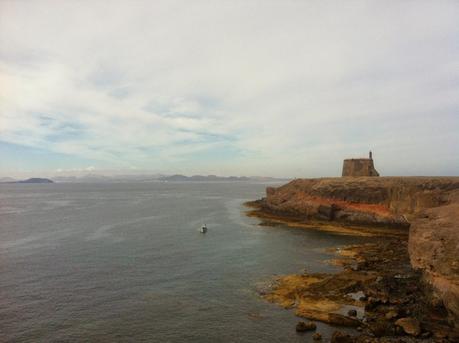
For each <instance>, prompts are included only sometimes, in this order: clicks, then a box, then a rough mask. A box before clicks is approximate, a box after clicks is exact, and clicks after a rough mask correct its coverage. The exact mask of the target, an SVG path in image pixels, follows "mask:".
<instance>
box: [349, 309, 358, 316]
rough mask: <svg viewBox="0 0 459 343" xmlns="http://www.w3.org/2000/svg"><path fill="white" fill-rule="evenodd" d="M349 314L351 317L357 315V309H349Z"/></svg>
mask: <svg viewBox="0 0 459 343" xmlns="http://www.w3.org/2000/svg"><path fill="white" fill-rule="evenodd" d="M347 315H348V316H350V317H357V310H349V311H347Z"/></svg>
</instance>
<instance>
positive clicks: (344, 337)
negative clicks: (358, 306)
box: [330, 331, 354, 343]
mask: <svg viewBox="0 0 459 343" xmlns="http://www.w3.org/2000/svg"><path fill="white" fill-rule="evenodd" d="M330 342H331V343H354V339H353V338H352V337H351V336H350V335H348V334H345V333H343V332H341V331H335V332H333V335H332V337H331V341H330Z"/></svg>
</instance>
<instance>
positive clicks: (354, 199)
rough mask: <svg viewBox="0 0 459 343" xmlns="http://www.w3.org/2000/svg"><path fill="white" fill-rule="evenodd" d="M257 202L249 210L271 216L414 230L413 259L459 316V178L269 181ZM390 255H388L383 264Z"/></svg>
mask: <svg viewBox="0 0 459 343" xmlns="http://www.w3.org/2000/svg"><path fill="white" fill-rule="evenodd" d="M251 205H253V206H255V210H253V211H252V212H251V215H254V216H258V217H260V218H263V219H264V220H265V221H266V222H275V223H281V224H283V225H285V224H286V225H290V226H295V227H308V228H318V229H320V230H325V231H335V232H339V233H342V234H358V235H363V236H370V235H373V236H374V235H386V237H387V236H389V235H392V236H399V237H402V236H403V234H405V235H408V233H409V254H410V261H411V265H412V266H413V267H414V268H417V269H420V270H421V271H422V272H423V278H422V281H424V282H425V283H426V284H427V285H430V286H432V289H433V293H432V296H431V300H432V302H433V303H438V302H440V303H441V304H442V306H444V307H445V308H446V309H447V311H448V315H449V318H448V320H449V322H450V323H452V324H457V323H459V262H458V260H457V256H459V245H458V244H457V243H456V242H458V241H459V178H458V177H380V178H372V177H357V178H347V177H346V178H323V179H296V180H293V181H291V182H290V183H288V184H286V185H284V186H281V187H278V188H272V187H271V188H268V189H267V196H266V198H263V199H261V200H260V201H257V202H254V203H251ZM331 223H334V226H332V225H331ZM408 229H409V230H408ZM392 261H393V259H392V258H391V256H388V257H387V258H386V259H384V260H380V263H382V264H389V265H390V264H391V263H392ZM349 268H351V269H354V270H361V269H365V268H366V266H364V265H362V264H361V263H357V264H356V265H354V266H349ZM400 275H401V276H402V277H403V273H400ZM394 284H396V282H395V281H394ZM425 288H426V289H427V288H428V287H425ZM429 292H430V291H429ZM429 296H430V295H429ZM438 299H440V301H438ZM381 300H384V299H381ZM389 300H390V299H389ZM401 300H402V301H407V302H410V301H413V300H412V299H408V298H406V299H401ZM381 302H382V303H383V301H381ZM379 305H380V304H378V303H373V304H370V305H369V308H368V309H371V308H372V307H377V306H379ZM458 327H459V325H458Z"/></svg>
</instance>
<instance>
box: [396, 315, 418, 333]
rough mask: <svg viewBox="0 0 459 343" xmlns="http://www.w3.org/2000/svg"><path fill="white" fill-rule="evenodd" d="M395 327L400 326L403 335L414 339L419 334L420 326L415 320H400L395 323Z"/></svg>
mask: <svg viewBox="0 0 459 343" xmlns="http://www.w3.org/2000/svg"><path fill="white" fill-rule="evenodd" d="M395 325H397V326H400V327H401V328H402V329H403V331H404V332H405V333H407V334H408V335H411V336H415V337H416V336H419V334H420V333H421V324H419V321H418V320H417V319H415V318H411V317H407V318H400V319H399V320H397V321H396V322H395Z"/></svg>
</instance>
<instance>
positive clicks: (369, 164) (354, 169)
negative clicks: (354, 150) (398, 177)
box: [342, 151, 379, 176]
mask: <svg viewBox="0 0 459 343" xmlns="http://www.w3.org/2000/svg"><path fill="white" fill-rule="evenodd" d="M342 176H379V173H378V171H377V170H376V169H375V166H374V163H373V153H372V152H371V151H370V152H369V154H368V158H350V159H345V160H344V162H343V173H342Z"/></svg>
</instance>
